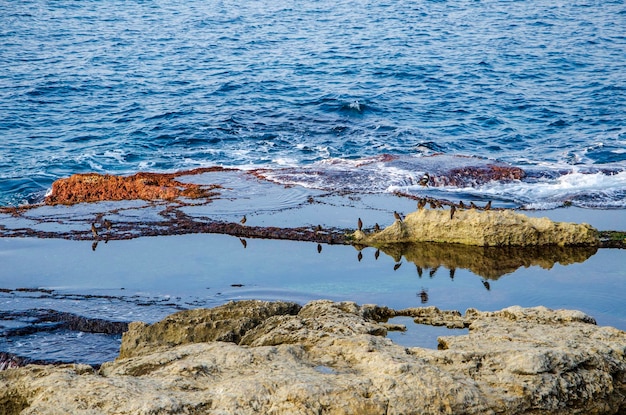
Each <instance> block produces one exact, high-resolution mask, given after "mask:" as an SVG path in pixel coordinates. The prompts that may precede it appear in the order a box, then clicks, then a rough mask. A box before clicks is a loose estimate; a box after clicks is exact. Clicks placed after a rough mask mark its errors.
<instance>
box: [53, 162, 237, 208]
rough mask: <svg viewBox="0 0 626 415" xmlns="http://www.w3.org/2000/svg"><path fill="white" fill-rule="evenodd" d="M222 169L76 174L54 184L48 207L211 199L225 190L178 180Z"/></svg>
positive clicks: (215, 185)
mask: <svg viewBox="0 0 626 415" xmlns="http://www.w3.org/2000/svg"><path fill="white" fill-rule="evenodd" d="M223 170H226V169H223V168H221V167H209V168H199V169H194V170H187V171H181V172H176V173H146V172H140V173H136V174H134V175H132V176H115V175H111V174H99V173H86V174H74V175H72V176H70V177H67V178H64V179H59V180H56V181H55V182H54V183H52V192H51V193H50V195H48V196H47V197H46V199H45V201H44V202H45V204H47V205H59V204H63V205H73V204H76V203H89V202H100V201H120V200H136V199H142V200H168V201H173V200H176V199H178V198H180V197H184V198H189V199H200V198H211V197H213V196H216V195H217V193H216V192H215V189H217V188H220V187H221V186H219V185H217V184H213V185H198V184H194V183H182V182H179V181H177V180H175V179H176V177H180V176H189V175H194V174H202V173H207V172H213V171H223Z"/></svg>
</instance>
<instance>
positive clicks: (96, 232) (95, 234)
mask: <svg viewBox="0 0 626 415" xmlns="http://www.w3.org/2000/svg"><path fill="white" fill-rule="evenodd" d="M91 234H92V235H93V237H94V238H96V239H97V238H98V230H97V229H96V224H95V223H92V224H91Z"/></svg>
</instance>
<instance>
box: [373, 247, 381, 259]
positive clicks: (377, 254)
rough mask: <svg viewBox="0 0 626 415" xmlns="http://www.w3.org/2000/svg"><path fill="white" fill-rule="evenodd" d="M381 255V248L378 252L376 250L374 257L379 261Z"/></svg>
mask: <svg viewBox="0 0 626 415" xmlns="http://www.w3.org/2000/svg"><path fill="white" fill-rule="evenodd" d="M379 256H380V249H377V250H376V252H374V259H375V260H377V261H378V257H379Z"/></svg>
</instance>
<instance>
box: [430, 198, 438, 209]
mask: <svg viewBox="0 0 626 415" xmlns="http://www.w3.org/2000/svg"><path fill="white" fill-rule="evenodd" d="M430 208H431V209H437V204H436V203H435V201H434V200H431V201H430Z"/></svg>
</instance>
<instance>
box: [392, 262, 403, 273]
mask: <svg viewBox="0 0 626 415" xmlns="http://www.w3.org/2000/svg"><path fill="white" fill-rule="evenodd" d="M401 265H402V262H398V263H397V264H396V265H394V266H393V270H394V271H396V270H397V269H398V268H400V266H401Z"/></svg>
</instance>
